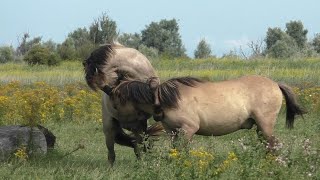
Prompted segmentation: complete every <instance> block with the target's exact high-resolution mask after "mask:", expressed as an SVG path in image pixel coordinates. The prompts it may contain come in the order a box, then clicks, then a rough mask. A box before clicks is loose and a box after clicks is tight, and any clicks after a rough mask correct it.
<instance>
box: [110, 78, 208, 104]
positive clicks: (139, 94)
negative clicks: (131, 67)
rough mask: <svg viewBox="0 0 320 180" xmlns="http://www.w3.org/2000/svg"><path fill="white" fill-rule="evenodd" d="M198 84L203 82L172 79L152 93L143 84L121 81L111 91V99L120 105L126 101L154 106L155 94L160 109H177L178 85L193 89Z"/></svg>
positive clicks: (192, 79) (194, 79) (148, 87)
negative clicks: (118, 101) (118, 100)
mask: <svg viewBox="0 0 320 180" xmlns="http://www.w3.org/2000/svg"><path fill="white" fill-rule="evenodd" d="M198 82H203V81H202V80H200V79H197V78H194V77H179V78H172V79H169V80H167V81H165V82H163V83H162V84H160V85H159V86H158V87H157V89H156V91H154V90H152V89H151V88H150V85H149V84H148V83H145V82H141V81H135V80H133V81H122V82H121V83H120V84H119V85H118V86H116V87H115V88H114V89H113V90H112V93H111V94H112V95H111V99H113V98H115V97H117V98H119V99H120V103H121V104H126V102H127V101H132V102H133V103H136V104H154V103H155V95H154V93H157V97H158V98H159V103H160V106H161V108H177V106H178V100H179V99H180V92H179V89H178V84H179V83H180V84H183V85H185V86H190V87H195V86H196V83H198Z"/></svg>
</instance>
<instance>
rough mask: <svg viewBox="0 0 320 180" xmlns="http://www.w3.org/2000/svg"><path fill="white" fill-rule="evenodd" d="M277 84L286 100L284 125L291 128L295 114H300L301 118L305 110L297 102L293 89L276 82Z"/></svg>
mask: <svg viewBox="0 0 320 180" xmlns="http://www.w3.org/2000/svg"><path fill="white" fill-rule="evenodd" d="M278 86H279V88H280V90H281V92H282V94H283V96H284V98H285V101H286V107H287V117H286V126H287V128H289V129H292V128H293V123H294V117H295V115H301V116H302V118H303V114H305V113H306V111H305V110H304V109H303V108H302V107H301V106H300V105H299V104H298V101H297V98H296V96H295V94H294V92H293V90H292V89H291V88H290V87H289V86H287V85H285V84H280V83H279V84H278Z"/></svg>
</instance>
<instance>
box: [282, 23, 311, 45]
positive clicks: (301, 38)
mask: <svg viewBox="0 0 320 180" xmlns="http://www.w3.org/2000/svg"><path fill="white" fill-rule="evenodd" d="M286 33H287V34H288V35H289V36H291V37H292V38H293V39H294V40H295V41H296V43H297V45H298V47H299V49H303V48H304V47H305V46H306V44H307V33H308V30H307V29H304V27H303V24H302V22H301V21H290V22H288V23H287V24H286Z"/></svg>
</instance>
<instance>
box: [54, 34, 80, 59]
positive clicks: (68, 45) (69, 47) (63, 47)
mask: <svg viewBox="0 0 320 180" xmlns="http://www.w3.org/2000/svg"><path fill="white" fill-rule="evenodd" d="M57 52H58V54H59V56H60V58H61V59H63V60H73V59H76V49H75V46H74V42H73V40H72V39H71V38H67V39H66V40H65V41H64V42H63V43H62V44H60V45H58V47H57Z"/></svg>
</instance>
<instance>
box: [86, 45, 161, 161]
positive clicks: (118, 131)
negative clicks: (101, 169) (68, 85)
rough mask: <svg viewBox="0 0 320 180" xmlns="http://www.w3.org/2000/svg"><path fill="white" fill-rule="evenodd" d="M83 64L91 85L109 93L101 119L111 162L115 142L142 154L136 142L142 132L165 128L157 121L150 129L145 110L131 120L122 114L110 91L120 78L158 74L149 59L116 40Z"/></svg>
mask: <svg viewBox="0 0 320 180" xmlns="http://www.w3.org/2000/svg"><path fill="white" fill-rule="evenodd" d="M83 66H84V70H85V79H86V82H87V84H88V85H89V87H90V88H91V89H93V90H99V89H100V90H102V91H104V92H105V93H106V94H103V97H102V114H103V116H102V119H103V132H104V134H105V139H106V145H107V148H108V160H109V162H110V163H111V165H113V163H114V161H115V152H114V143H118V144H120V145H125V146H128V147H132V148H134V150H135V153H136V155H137V156H139V152H138V149H137V143H139V141H141V140H142V139H141V137H140V136H139V134H140V133H142V132H145V133H147V134H151V135H152V134H156V133H158V132H160V131H162V126H159V125H157V124H156V125H155V126H152V127H151V128H149V129H148V130H147V119H148V118H149V117H150V116H149V115H147V114H146V113H142V114H140V116H139V118H137V119H132V118H130V120H129V119H128V118H127V115H126V114H121V113H120V112H119V111H117V110H116V109H114V108H113V106H112V105H111V101H110V98H109V96H108V95H107V94H109V92H110V90H111V88H112V87H115V86H116V85H118V84H119V83H120V81H121V80H130V79H131V80H140V81H145V80H147V79H148V78H149V77H152V76H155V71H154V69H153V67H152V66H151V64H150V62H149V60H148V59H147V58H146V57H145V56H144V55H142V54H141V53H140V52H139V51H137V50H135V49H132V48H127V47H124V46H122V45H120V44H118V43H113V44H108V45H103V46H101V47H99V48H98V49H96V50H94V51H93V52H92V53H91V55H90V56H89V58H88V59H87V60H85V61H84V63H83ZM119 119H121V121H119ZM122 128H126V129H129V130H131V131H132V132H133V133H134V134H135V137H132V136H129V135H127V134H126V133H125V132H124V131H123V129H122Z"/></svg>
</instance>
